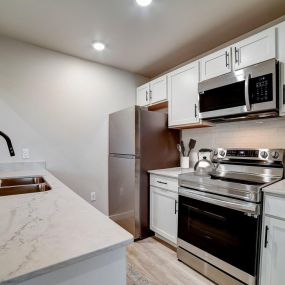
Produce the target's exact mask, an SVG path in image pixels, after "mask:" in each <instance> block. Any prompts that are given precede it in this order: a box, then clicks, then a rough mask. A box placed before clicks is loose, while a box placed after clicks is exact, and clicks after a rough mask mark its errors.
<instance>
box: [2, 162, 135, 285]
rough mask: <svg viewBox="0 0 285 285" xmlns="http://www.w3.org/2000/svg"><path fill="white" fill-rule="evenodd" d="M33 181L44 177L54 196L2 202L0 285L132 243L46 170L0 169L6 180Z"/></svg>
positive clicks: (24, 196) (35, 195)
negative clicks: (22, 179)
mask: <svg viewBox="0 0 285 285" xmlns="http://www.w3.org/2000/svg"><path fill="white" fill-rule="evenodd" d="M10 168H11V167H10ZM33 175H35V176H43V177H44V179H45V180H46V181H47V183H48V184H49V185H50V186H51V187H52V190H50V191H47V192H39V193H32V194H21V195H14V196H2V197H1V196H0V217H1V219H0V264H1V268H0V284H17V283H19V282H22V281H25V280H28V279H31V278H33V277H36V276H38V275H41V274H44V273H48V272H51V271H53V270H55V269H58V268H61V267H64V266H66V265H70V264H72V263H76V262H79V261H82V260H84V259H88V258H91V257H94V256H96V255H100V254H102V253H105V252H107V251H111V250H112V249H116V248H120V247H124V246H127V245H128V244H130V243H131V242H132V241H133V236H132V235H131V234H129V233H128V232H127V231H125V230H124V229H122V228H121V227H120V226H118V225H117V224H116V223H114V222H113V221H112V220H110V219H109V218H108V217H107V216H105V215H104V214H102V213H101V212H99V211H98V210H97V209H95V208H94V207H93V206H91V205H90V204H88V203H87V202H86V201H85V200H83V199H82V198H81V197H79V196H78V195H77V194H76V193H74V192H73V191H72V190H71V189H69V188H68V187H67V186H65V185H64V184H63V183H62V182H60V181H59V180H58V179H57V178H56V177H54V176H53V175H52V174H51V173H50V172H48V171H47V170H45V169H44V168H41V169H37V170H36V169H30V170H19V169H18V170H16V171H15V170H11V169H9V171H5V170H4V168H3V167H0V177H2V178H4V177H17V176H33Z"/></svg>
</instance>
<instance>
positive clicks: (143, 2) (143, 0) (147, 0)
mask: <svg viewBox="0 0 285 285" xmlns="http://www.w3.org/2000/svg"><path fill="white" fill-rule="evenodd" d="M136 1H137V4H138V5H140V6H142V7H146V6H148V5H150V4H151V2H152V0H136Z"/></svg>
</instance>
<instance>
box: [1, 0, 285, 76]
mask: <svg viewBox="0 0 285 285" xmlns="http://www.w3.org/2000/svg"><path fill="white" fill-rule="evenodd" d="M284 14H285V1H284V0H153V4H152V5H151V6H149V7H147V8H141V7H139V6H137V5H136V3H135V0H25V1H22V0H1V1H0V34H3V35H7V36H10V37H13V38H16V39H19V40H23V41H26V42H29V43H32V44H35V45H38V46H42V47H46V48H49V49H52V50H56V51H60V52H63V53H66V54H70V55H74V56H77V57H80V58H84V59H89V60H92V61H96V62H100V63H104V64H107V65H111V66H115V67H118V68H121V69H125V70H128V71H131V72H135V73H139V74H142V75H145V76H148V77H153V76H154V75H157V74H159V73H161V72H163V71H165V70H167V69H169V68H171V67H173V66H175V65H177V64H180V63H182V62H183V61H186V60H188V59H190V58H192V57H194V56H197V55H199V54H201V53H202V52H205V51H207V50H209V49H211V48H214V47H216V46H217V45H219V44H222V43H224V42H226V41H228V40H231V39H233V38H235V37H237V36H239V35H242V34H243V33H245V32H248V31H250V30H252V29H254V28H256V27H258V26H260V25H262V24H265V23H267V22H269V21H271V20H273V19H275V18H277V17H279V16H282V15H284ZM94 40H101V41H104V42H105V43H106V45H107V49H106V50H105V51H104V52H101V53H98V52H96V51H94V50H93V49H92V47H91V43H92V41H94Z"/></svg>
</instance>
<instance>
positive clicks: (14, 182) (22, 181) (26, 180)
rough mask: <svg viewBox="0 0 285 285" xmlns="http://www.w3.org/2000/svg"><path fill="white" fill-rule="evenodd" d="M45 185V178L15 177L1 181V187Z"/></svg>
mask: <svg viewBox="0 0 285 285" xmlns="http://www.w3.org/2000/svg"><path fill="white" fill-rule="evenodd" d="M40 183H45V180H44V179H43V177H40V176H39V177H15V178H3V179H0V187H6V186H18V185H30V184H40Z"/></svg>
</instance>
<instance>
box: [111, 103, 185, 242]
mask: <svg viewBox="0 0 285 285" xmlns="http://www.w3.org/2000/svg"><path fill="white" fill-rule="evenodd" d="M178 142H179V131H178V130H171V129H168V124H167V114H164V113H161V112H152V111H147V110H146V109H145V108H141V107H138V106H135V107H131V108H128V109H124V110H122V111H118V112H116V113H113V114H110V116H109V193H108V194H109V216H110V218H111V219H112V220H114V221H115V222H117V223H118V224H119V225H121V226H122V227H123V228H125V229H126V230H128V231H129V232H130V233H132V234H133V235H134V237H135V239H142V238H145V237H147V236H149V235H150V234H151V231H150V230H149V175H148V173H147V171H148V170H152V169H159V168H168V167H175V166H178V164H179V153H178V151H177V149H176V144H177V143H178Z"/></svg>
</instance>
